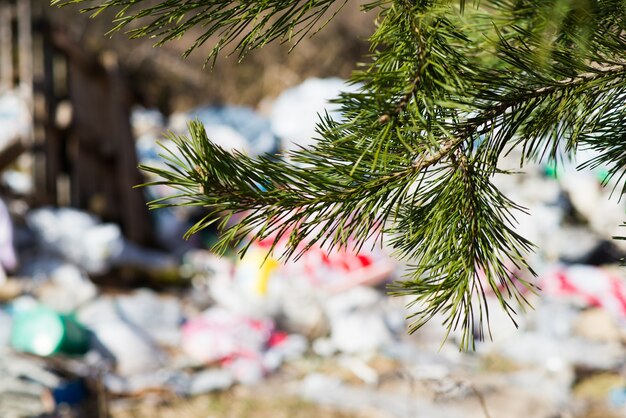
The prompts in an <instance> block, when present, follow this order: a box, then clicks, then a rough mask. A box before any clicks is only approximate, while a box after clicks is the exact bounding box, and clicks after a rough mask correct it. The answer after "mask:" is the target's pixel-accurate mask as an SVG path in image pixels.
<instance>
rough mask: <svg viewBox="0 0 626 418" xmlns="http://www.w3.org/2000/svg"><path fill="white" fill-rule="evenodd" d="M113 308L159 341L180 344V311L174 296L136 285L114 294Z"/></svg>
mask: <svg viewBox="0 0 626 418" xmlns="http://www.w3.org/2000/svg"><path fill="white" fill-rule="evenodd" d="M115 309H116V312H117V313H118V314H119V315H120V317H122V318H123V319H124V321H126V322H129V323H132V324H133V325H134V326H135V327H137V328H139V329H141V330H142V332H145V333H147V334H148V335H149V336H150V337H151V338H152V339H153V340H154V341H156V342H157V343H159V344H160V345H165V346H170V347H176V346H178V345H179V344H180V340H181V332H180V325H181V324H182V322H183V312H182V307H181V305H180V302H179V301H178V299H175V298H173V297H161V296H159V295H158V294H157V293H156V292H154V291H153V290H149V289H139V290H136V291H134V292H133V293H132V294H129V295H123V296H118V297H116V298H115Z"/></svg>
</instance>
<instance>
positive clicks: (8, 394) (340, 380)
mask: <svg viewBox="0 0 626 418" xmlns="http://www.w3.org/2000/svg"><path fill="white" fill-rule="evenodd" d="M307 83H308V84H304V85H302V86H300V87H298V88H296V89H295V90H293V91H290V92H286V93H285V96H283V97H282V98H279V99H278V100H277V101H276V107H277V110H276V112H279V111H280V109H289V108H293V109H296V108H299V107H298V106H300V105H303V103H304V102H306V100H307V98H306V97H307V95H306V94H305V93H306V92H310V91H313V92H315V93H316V94H317V96H315V98H314V100H313V99H312V102H314V101H315V100H318V98H319V97H318V96H320V95H321V96H324V95H326V94H327V92H329V91H331V90H338V89H339V88H338V85H337V83H338V81H337V80H329V81H324V80H311V81H309V82H307ZM311 86H313V87H311ZM322 93H323V94H322ZM328 94H330V93H328ZM316 103H317V102H316ZM296 105H298V106H296ZM309 105H310V106H312V107H314V106H316V104H315V103H309V104H307V106H309ZM322 111H323V109H320V110H319V112H320V113H321V112H322ZM297 115H298V112H296V113H295V114H294V115H293V118H297ZM307 117H308V116H307ZM193 118H198V119H200V120H201V121H203V122H204V123H205V124H206V125H207V126H208V127H209V130H210V131H211V132H212V137H213V138H216V140H217V141H218V142H219V141H221V142H222V143H223V144H225V145H226V146H232V148H236V149H240V150H243V151H244V152H247V153H249V154H251V155H259V154H262V153H266V152H274V151H276V150H277V149H279V148H286V146H284V145H281V144H282V143H283V141H286V140H287V138H285V135H287V134H286V133H284V132H290V133H289V135H292V133H293V137H292V138H298V136H297V135H296V133H294V132H295V131H288V129H287V128H288V127H284V126H282V127H280V128H278V126H279V125H280V124H279V123H278V122H276V123H275V120H274V119H273V118H271V120H268V119H266V118H264V117H263V116H262V115H259V114H257V113H256V112H254V111H253V110H251V109H245V108H240V107H228V106H222V107H218V108H215V107H207V108H199V109H195V110H193V111H191V112H189V113H187V114H184V115H173V116H172V117H170V119H169V121H167V120H166V118H165V117H164V116H163V115H161V114H159V113H158V112H156V111H150V110H137V111H136V112H135V113H134V115H133V119H132V121H133V125H134V129H135V133H136V135H137V137H138V141H137V148H138V155H139V157H140V160H141V161H142V162H144V163H150V164H153V163H154V164H158V163H159V162H158V161H159V159H158V152H159V148H158V145H157V142H158V141H161V142H164V143H165V145H166V146H167V139H163V138H162V132H163V130H164V129H167V127H169V129H171V130H172V131H174V132H178V133H182V129H183V128H182V127H183V126H184V121H185V120H189V119H193ZM293 118H291V119H293ZM291 122H294V121H293V120H292V121H291ZM309 122H310V121H302V123H300V128H301V129H302V131H303V132H305V133H302V135H303V136H310V132H311V129H314V128H312V127H311V123H309ZM294 126H295V127H297V126H298V124H293V126H291V127H290V128H289V129H295V128H294ZM282 129H285V131H283V130H282ZM504 163H505V164H506V163H507V161H505V162H504ZM602 180H604V178H603V175H602V173H599V172H597V171H596V172H576V171H574V170H572V169H571V168H568V167H564V168H561V167H557V169H555V168H554V167H553V166H547V165H538V166H536V167H531V168H529V169H528V172H527V173H526V175H524V176H509V177H502V178H498V179H497V181H498V185H499V187H500V188H501V189H502V190H503V191H504V192H505V193H507V194H508V195H510V196H511V198H513V199H514V200H515V201H517V202H519V203H521V204H522V205H524V206H526V207H528V208H529V209H530V212H531V213H532V217H520V218H518V220H519V225H518V228H519V231H520V233H522V234H524V235H525V236H527V237H528V238H530V239H532V240H533V241H534V242H535V243H536V244H537V245H538V252H537V253H535V254H531V255H529V257H531V260H532V264H533V267H534V268H535V269H536V271H537V272H538V273H539V276H538V278H537V279H536V280H535V283H536V284H537V285H538V286H539V287H540V288H541V289H542V290H541V294H540V295H539V296H537V295H533V294H530V293H529V294H527V295H526V296H527V298H528V299H529V301H530V302H531V304H532V306H533V307H534V309H532V310H529V311H528V312H526V313H520V314H519V315H518V316H517V317H515V321H517V323H518V324H519V328H516V327H515V326H514V324H513V322H512V321H511V320H510V318H508V317H507V316H506V315H505V314H503V313H502V312H500V311H499V310H498V308H497V307H496V305H497V302H496V301H495V297H494V296H489V295H487V297H488V298H491V299H494V300H492V301H491V302H492V305H493V308H492V309H490V320H491V335H492V336H493V341H486V342H483V343H479V344H478V346H477V349H476V351H475V352H470V353H461V352H459V350H458V343H459V341H458V339H457V337H456V335H455V333H454V332H452V334H451V335H450V336H449V337H448V338H447V339H445V336H446V330H445V328H444V327H443V326H442V325H441V323H440V322H441V321H439V320H438V319H439V318H435V319H434V320H433V321H431V322H430V323H429V324H427V325H426V326H425V327H424V328H422V329H420V330H419V331H418V332H416V333H415V334H414V335H411V336H409V335H407V333H406V321H405V316H406V314H407V308H406V303H408V302H409V301H410V300H409V299H406V298H390V297H388V296H387V295H386V294H385V284H386V283H388V282H389V281H391V280H395V279H398V278H400V277H401V275H402V271H403V266H402V265H399V264H398V263H397V262H396V261H394V260H393V259H392V258H391V257H390V256H389V254H387V253H386V252H385V250H384V249H375V250H371V251H364V252H361V253H359V254H355V253H352V252H349V251H334V252H328V251H325V250H323V249H322V248H319V247H315V246H314V247H312V248H310V249H309V250H308V251H307V252H306V253H305V254H304V255H303V257H302V258H301V259H300V260H298V261H297V262H289V263H286V264H284V263H281V262H279V261H278V260H277V259H275V258H273V257H272V256H270V257H267V258H266V255H267V250H268V248H269V243H268V242H263V241H261V242H255V243H253V244H252V245H251V247H250V249H249V250H248V251H247V253H246V255H245V257H244V258H242V259H240V260H239V259H234V258H218V257H217V256H215V255H214V254H212V253H211V252H210V250H209V249H208V248H209V245H210V242H211V240H212V239H214V238H215V237H212V236H211V234H210V233H207V234H206V235H204V236H199V237H196V238H195V240H191V241H189V242H183V241H180V236H182V232H183V231H184V230H185V228H186V227H187V226H188V225H189V224H190V223H191V222H192V221H193V217H194V216H195V215H196V214H195V213H194V212H193V211H192V210H189V209H181V210H180V211H179V210H169V211H168V210H163V211H156V212H154V213H153V215H154V216H155V217H156V218H155V225H156V228H157V229H158V236H159V239H160V243H161V247H162V248H163V249H162V250H155V249H147V248H143V247H139V246H137V245H135V244H133V243H131V242H128V241H127V240H126V239H125V238H124V236H123V234H122V232H121V230H120V228H119V226H117V225H115V224H110V223H104V222H102V221H101V220H100V219H98V218H97V217H95V216H93V215H91V214H88V213H85V212H82V211H79V210H75V209H70V208H50V207H43V208H32V209H31V208H28V209H27V210H25V211H17V210H15V208H14V207H13V206H12V204H11V202H7V205H6V206H5V205H4V204H2V205H0V265H1V266H2V268H3V270H4V272H5V274H4V275H3V276H2V277H0V302H1V305H0V416H2V417H4V416H7V417H9V416H10V417H37V416H55V415H54V414H60V412H59V411H64V412H63V413H64V414H74V415H69V416H77V417H79V416H86V417H96V416H106V412H103V411H102V408H101V403H102V402H101V401H102V400H103V399H104V400H105V401H107V400H108V401H110V400H114V399H120V398H132V399H141V398H142V397H144V396H147V395H149V394H158V395H159V396H165V395H164V394H170V395H171V396H176V397H189V396H195V395H200V394H203V393H208V392H212V391H217V390H226V389H228V388H231V387H232V386H234V385H258V384H260V383H265V382H268V381H271V380H272V376H276V375H280V374H281V370H284V368H285V367H288V368H289V369H290V371H291V372H290V376H291V377H290V379H291V383H293V384H291V385H290V386H289V388H290V389H289V390H291V391H293V393H296V394H297V395H298V396H302V397H303V398H305V399H308V400H310V401H312V402H316V403H319V404H322V405H326V406H329V407H332V408H337V409H344V410H347V411H353V412H363V411H365V412H368V413H370V414H372V415H373V416H384V417H400V418H403V417H407V418H409V417H415V416H425V417H429V418H437V417H447V418H450V417H485V416H493V417H502V416H506V417H513V418H515V417H527V416H532V417H546V418H549V417H556V416H571V417H584V416H591V414H592V413H597V411H600V410H601V411H603V412H602V414H604V415H595V416H606V417H611V416H625V415H626V375H625V374H624V373H625V370H626V369H624V366H625V362H626V349H625V346H624V343H625V342H626V339H625V337H626V270H625V269H624V267H620V266H619V261H620V259H621V258H622V257H623V256H624V254H625V253H626V247H624V243H623V242H621V241H615V240H611V236H612V235H616V234H619V232H621V231H620V230H619V229H617V230H616V229H615V227H616V226H617V225H619V224H620V223H621V222H622V220H623V219H622V218H623V215H624V204H623V202H616V201H615V200H610V199H608V193H609V192H610V189H609V190H607V189H606V188H602V187H601V181H602ZM150 193H152V194H153V196H155V197H156V196H159V195H162V194H166V193H168V191H167V190H159V189H153V190H151V191H150ZM280 245H281V243H279V250H280ZM364 248H368V247H367V246H365V247H364ZM278 253H280V251H278ZM129 266H131V267H134V268H138V269H140V270H143V271H151V272H155V271H156V272H160V273H163V272H167V274H165V276H167V277H168V279H167V280H166V281H165V282H160V283H159V286H155V287H154V288H159V289H160V290H159V291H158V292H157V291H156V290H154V289H149V288H139V289H128V288H120V287H115V288H111V287H110V286H104V285H102V283H101V282H99V280H100V278H101V277H102V276H103V275H107V274H115V271H116V269H119V268H127V267H129ZM151 277H158V278H160V279H162V278H163V277H164V275H163V274H161V275H159V274H156V275H152V276H151ZM164 283H165V284H164ZM94 398H95V399H96V400H97V402H93V401H94ZM94 403H95V404H96V406H94ZM98 405H100V406H98ZM89 408H95V409H89ZM98 408H99V409H98ZM68 411H70V412H68ZM594 411H595V412H594ZM46 414H47V415H46ZM611 414H612V415H611ZM63 416H68V415H63Z"/></svg>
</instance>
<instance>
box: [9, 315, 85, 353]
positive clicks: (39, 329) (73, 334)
mask: <svg viewBox="0 0 626 418" xmlns="http://www.w3.org/2000/svg"><path fill="white" fill-rule="evenodd" d="M11 346H12V347H13V348H14V349H16V350H18V351H22V352H25V353H32V354H36V355H39V356H49V355H53V354H58V353H63V354H85V353H86V352H87V350H88V349H89V333H88V332H87V330H86V329H85V328H84V327H83V325H81V324H80V323H79V322H77V321H76V319H74V318H73V317H72V316H69V315H65V314H61V313H58V312H55V311H53V310H52V309H50V308H47V307H44V306H36V307H33V308H31V309H25V310H20V311H17V312H15V314H14V318H13V326H12V328H11Z"/></svg>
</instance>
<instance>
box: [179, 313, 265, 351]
mask: <svg viewBox="0 0 626 418" xmlns="http://www.w3.org/2000/svg"><path fill="white" fill-rule="evenodd" d="M182 332H183V341H182V348H183V350H184V351H185V353H187V354H188V355H189V356H190V357H191V358H193V359H195V360H197V361H200V362H203V363H213V362H218V361H221V360H224V359H228V358H238V357H246V356H250V355H256V354H258V353H261V352H262V351H263V350H264V349H265V347H266V344H267V342H268V341H269V339H270V337H271V335H272V333H273V332H274V323H273V321H271V320H270V319H266V318H252V317H249V316H245V315H241V314H237V313H235V312H232V311H228V310H226V309H224V308H221V307H214V308H210V309H208V310H206V311H205V312H203V313H202V314H201V315H198V316H197V317H195V318H192V319H190V320H189V321H187V323H185V324H184V325H183V329H182Z"/></svg>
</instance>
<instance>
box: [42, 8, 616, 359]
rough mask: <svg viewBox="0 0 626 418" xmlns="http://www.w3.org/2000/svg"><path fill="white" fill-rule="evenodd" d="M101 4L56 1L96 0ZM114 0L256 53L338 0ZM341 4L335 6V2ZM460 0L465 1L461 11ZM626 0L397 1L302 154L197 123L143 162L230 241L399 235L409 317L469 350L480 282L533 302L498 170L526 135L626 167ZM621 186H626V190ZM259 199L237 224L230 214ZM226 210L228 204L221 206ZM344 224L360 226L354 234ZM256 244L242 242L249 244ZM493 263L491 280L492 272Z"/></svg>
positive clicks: (556, 149)
mask: <svg viewBox="0 0 626 418" xmlns="http://www.w3.org/2000/svg"><path fill="white" fill-rule="evenodd" d="M85 1H87V0H65V1H62V0H56V1H54V3H84V2H85ZM91 3H92V5H91V7H90V8H89V9H88V10H91V11H95V12H98V11H101V10H103V9H106V8H112V9H114V10H116V11H117V12H118V13H117V15H116V16H117V17H116V20H115V24H116V28H117V29H121V28H124V27H126V26H128V25H130V23H131V22H134V21H135V20H136V19H140V21H142V22H146V21H145V20H143V19H148V21H147V23H145V25H144V26H140V27H137V28H133V29H131V30H130V34H131V36H156V37H157V38H159V39H160V40H159V42H165V41H169V40H172V39H175V38H177V37H179V36H180V35H181V34H182V33H184V32H185V31H186V30H187V29H189V28H191V27H194V26H198V25H199V26H202V27H203V28H205V30H206V32H205V33H204V34H203V35H202V36H200V38H199V39H198V40H197V41H196V42H195V43H194V44H193V46H192V49H193V48H196V47H198V46H199V45H201V44H203V43H204V42H205V41H206V40H207V38H208V36H210V35H213V34H216V35H218V36H219V37H218V40H217V43H216V44H215V47H214V48H213V50H212V51H211V52H210V53H209V57H215V55H216V54H217V53H218V52H219V51H220V50H221V49H222V48H223V47H224V46H225V45H227V44H228V43H230V42H235V49H236V50H238V51H239V53H240V54H245V52H246V51H248V50H249V49H251V48H254V47H259V46H262V45H263V44H265V43H267V42H269V41H272V40H275V39H283V40H285V39H290V38H291V37H293V36H296V35H298V36H301V35H303V34H305V33H307V32H309V31H310V30H311V29H313V28H314V26H315V24H316V22H318V21H320V19H322V16H323V15H324V13H326V12H328V11H329V10H331V7H335V8H334V9H333V10H337V6H340V5H341V2H333V1H321V0H317V1H313V0H310V1H298V2H294V1H289V2H287V1H258V2H249V1H214V0H197V1H161V2H153V3H148V2H146V1H142V0H100V1H92V2H91ZM333 3H338V4H335V5H334V4H333ZM459 6H460V7H459ZM625 6H626V2H624V1H621V0H598V1H593V0H539V1H530V0H486V1H485V0H484V1H481V2H480V3H476V4H474V6H473V7H464V4H463V3H462V2H461V3H458V2H451V1H443V0H413V1H406V0H387V1H383V0H380V1H375V2H372V3H369V4H367V5H365V6H364V8H365V9H368V10H377V11H378V17H377V28H376V31H375V33H373V34H372V36H371V38H370V41H371V56H370V57H368V58H367V60H368V62H367V63H366V64H364V65H363V66H362V67H361V69H360V70H359V71H355V73H354V75H353V76H352V78H351V82H353V83H354V84H355V85H357V86H358V90H357V92H355V93H346V94H343V95H342V96H341V98H340V99H339V100H338V103H339V104H340V105H341V108H342V111H343V114H344V116H345V119H344V121H342V122H334V121H332V120H331V119H330V118H328V117H323V118H321V120H320V123H319V126H318V133H319V141H318V143H317V144H316V145H315V146H314V147H313V148H312V149H309V150H299V151H297V152H293V153H291V154H290V155H288V156H287V157H288V158H281V159H277V158H270V157H261V158H257V159H252V158H249V157H247V156H245V155H241V154H237V153H235V154H234V155H232V154H229V153H227V152H225V151H223V150H222V149H220V148H219V147H218V146H216V145H214V144H212V143H211V142H210V140H209V138H207V136H206V133H205V131H204V129H203V127H202V126H201V125H200V124H199V123H197V122H196V123H192V124H191V125H190V132H189V133H190V138H189V139H187V138H183V137H174V138H172V139H173V140H174V142H175V144H176V146H177V151H176V152H172V153H169V154H166V156H167V161H168V168H167V169H165V170H164V169H158V168H152V167H143V169H144V170H146V171H149V172H152V173H155V174H157V175H158V176H160V177H161V179H162V180H160V181H159V182H158V184H165V185H170V186H173V187H175V188H176V189H177V190H179V191H180V193H179V194H178V195H176V196H173V197H171V198H167V199H163V200H161V201H156V202H152V203H151V207H153V208H158V207H162V206H168V205H184V204H188V205H198V206H202V207H205V208H206V209H207V216H206V217H205V218H204V219H203V220H201V221H200V222H199V223H198V224H197V225H195V226H194V227H193V228H192V229H191V230H190V231H189V233H190V234H191V233H195V232H197V231H199V230H201V229H202V228H205V227H206V226H208V225H209V224H211V223H213V222H217V223H219V227H220V229H221V230H222V231H223V235H222V239H221V241H220V242H219V243H218V249H223V248H224V247H225V246H226V245H227V244H229V243H241V242H246V241H245V239H246V238H247V237H249V236H254V237H257V238H266V237H269V236H278V237H280V236H282V235H286V234H287V235H288V237H289V243H290V246H289V249H288V251H287V253H286V254H284V257H292V256H293V257H297V256H298V255H299V254H300V253H301V251H303V249H306V247H307V245H312V244H313V243H319V244H323V245H324V246H326V247H327V248H336V247H345V246H347V245H348V243H349V242H352V243H355V247H356V249H359V248H361V246H362V245H364V244H365V243H366V241H367V242H370V241H369V240H370V239H371V238H372V237H375V238H376V239H380V240H383V239H385V238H386V239H387V240H388V242H389V243H390V244H391V245H392V246H393V248H395V249H396V253H397V256H398V257H399V258H402V259H405V260H408V261H409V263H410V264H411V265H412V268H411V270H410V272H409V273H408V275H407V276H406V277H405V278H404V280H403V281H402V282H400V283H396V284H395V285H394V286H393V287H392V291H393V292H394V293H395V294H399V295H412V296H414V297H415V299H414V300H415V306H416V307H417V312H416V313H415V314H414V315H413V317H412V318H413V320H414V322H413V324H412V326H411V331H413V330H415V329H417V328H419V326H421V325H422V324H423V323H424V322H425V321H427V320H428V319H430V318H432V317H433V316H434V315H436V314H443V315H444V317H445V318H447V320H446V321H445V325H446V326H447V327H448V329H449V330H453V329H457V328H459V329H461V330H462V331H463V332H462V335H463V337H462V346H463V347H465V348H467V347H472V346H473V342H474V336H475V335H478V336H479V337H482V335H483V327H484V324H486V323H488V317H489V315H488V309H487V305H486V297H485V291H486V289H484V286H487V287H488V288H489V289H490V291H492V292H493V293H495V294H496V295H497V296H498V300H499V302H500V305H501V307H502V308H503V309H505V310H506V311H507V312H508V313H509V314H511V315H512V314H513V313H514V306H515V304H512V303H511V302H510V301H511V298H513V299H517V300H518V302H519V303H520V304H521V305H523V304H524V303H525V301H524V300H523V297H522V296H521V295H520V292H519V287H518V286H519V284H520V283H521V284H522V285H524V286H528V287H532V286H531V285H530V284H528V283H523V282H522V281H521V279H520V278H519V277H518V275H517V273H516V272H518V271H521V270H530V267H529V266H528V265H527V263H526V261H525V260H524V254H526V253H527V252H528V251H531V248H532V245H531V244H530V243H529V242H528V241H527V240H525V239H524V238H523V237H521V236H519V235H518V234H516V233H515V232H514V222H515V220H514V219H515V218H514V215H515V212H516V211H519V210H521V208H520V207H518V206H517V205H516V204H515V203H514V202H511V201H509V200H508V199H507V198H505V197H504V196H503V195H502V194H501V193H500V192H499V191H498V190H497V189H496V188H495V187H494V186H493V184H492V183H491V178H492V176H493V175H494V174H496V173H501V170H500V169H499V168H498V166H497V164H498V160H499V158H500V157H501V156H502V155H503V154H505V153H507V152H509V151H510V150H511V149H512V148H514V147H520V148H521V149H522V150H523V158H522V160H521V161H520V165H523V164H524V163H525V162H527V161H541V160H544V159H554V158H556V157H557V156H558V155H559V153H560V152H564V153H565V154H567V155H569V154H572V153H574V152H575V151H576V149H579V148H582V147H589V148H593V149H596V150H599V151H600V152H601V153H602V154H601V156H600V157H598V158H597V159H596V160H594V161H590V162H588V164H589V165H594V164H595V165H597V164H609V165H610V166H611V167H612V169H611V171H610V175H618V176H620V178H621V176H622V173H623V171H622V168H623V167H624V164H625V162H626V161H625V159H626V152H625V151H626V150H625V149H624V147H625V146H624V144H623V143H624V141H623V137H624V133H625V129H626V128H625V126H626V123H625V122H626V120H625V119H626V110H625V109H624V106H623V100H624V98H625V97H626V78H625V74H626V61H625V60H624V58H623V55H624V51H626V19H625V17H626V14H625V13H624V10H625V9H624V8H625ZM623 191H624V190H622V192H623ZM242 212H246V213H247V216H246V217H245V218H244V219H243V220H242V221H241V222H239V223H238V224H235V225H232V226H229V223H228V220H229V219H230V218H231V216H232V215H233V214H236V213H242ZM218 215H220V216H218ZM348 238H351V240H350V241H349V240H348ZM245 249H246V246H245V245H244V246H243V251H245ZM481 277H483V278H484V279H483V280H481Z"/></svg>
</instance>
